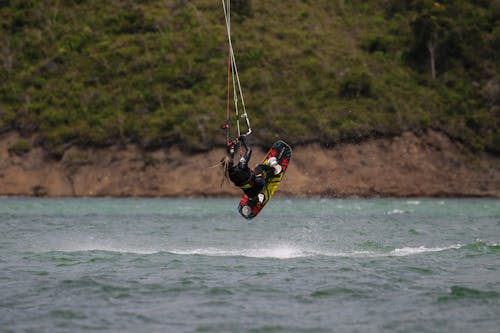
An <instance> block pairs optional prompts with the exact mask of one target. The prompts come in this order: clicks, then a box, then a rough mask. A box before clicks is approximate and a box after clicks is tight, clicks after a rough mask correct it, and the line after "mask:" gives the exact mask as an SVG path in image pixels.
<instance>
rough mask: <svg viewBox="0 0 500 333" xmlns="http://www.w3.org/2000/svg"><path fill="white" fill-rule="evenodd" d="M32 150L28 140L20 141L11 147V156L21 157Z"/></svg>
mask: <svg viewBox="0 0 500 333" xmlns="http://www.w3.org/2000/svg"><path fill="white" fill-rule="evenodd" d="M30 150H31V143H30V142H29V141H28V140H24V139H19V140H17V141H16V143H14V144H13V145H12V146H10V147H9V149H8V151H9V155H17V156H21V155H24V154H26V153H28V152H29V151H30Z"/></svg>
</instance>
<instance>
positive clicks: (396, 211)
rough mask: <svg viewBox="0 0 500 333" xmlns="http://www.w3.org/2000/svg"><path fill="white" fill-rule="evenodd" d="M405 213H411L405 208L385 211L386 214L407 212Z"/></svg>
mask: <svg viewBox="0 0 500 333" xmlns="http://www.w3.org/2000/svg"><path fill="white" fill-rule="evenodd" d="M407 213H411V212H410V211H407V210H402V209H393V210H390V211H388V212H386V214H387V215H395V214H407Z"/></svg>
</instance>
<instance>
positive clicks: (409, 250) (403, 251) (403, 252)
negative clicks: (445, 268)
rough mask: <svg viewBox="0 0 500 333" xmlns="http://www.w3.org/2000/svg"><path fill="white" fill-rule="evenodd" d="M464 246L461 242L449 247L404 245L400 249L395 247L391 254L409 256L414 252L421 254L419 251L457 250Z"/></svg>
mask: <svg viewBox="0 0 500 333" xmlns="http://www.w3.org/2000/svg"><path fill="white" fill-rule="evenodd" d="M461 247H462V246H461V245H459V244H456V245H451V246H447V247H431V248H429V247H425V246H419V247H403V248H400V249H394V250H392V251H391V252H390V255H393V256H409V255H413V254H419V253H426V252H440V251H446V250H456V249H459V248H461Z"/></svg>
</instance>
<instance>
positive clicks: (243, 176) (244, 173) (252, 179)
mask: <svg viewBox="0 0 500 333" xmlns="http://www.w3.org/2000/svg"><path fill="white" fill-rule="evenodd" d="M238 142H241V143H242V144H243V147H244V148H245V153H244V155H243V156H242V157H241V158H240V160H239V162H238V163H237V164H235V163H234V153H235V149H236V146H237V145H238ZM226 148H227V156H226V157H225V158H223V159H222V161H221V165H222V169H223V172H224V177H225V179H229V180H230V181H231V182H232V183H233V184H234V185H236V186H238V187H239V188H241V189H242V190H243V192H244V193H245V194H246V195H248V197H249V198H250V200H257V201H258V202H260V203H262V202H263V201H264V195H263V194H262V193H260V191H261V190H262V189H263V188H264V186H265V184H266V180H267V177H269V175H271V173H274V174H275V175H278V174H279V173H280V172H281V170H282V168H281V165H279V164H278V161H277V160H276V157H271V158H270V159H269V160H268V163H269V165H265V164H257V166H256V167H255V169H251V168H249V167H248V162H249V161H250V157H251V156H252V148H251V147H250V146H249V145H248V143H247V140H246V137H245V136H244V135H243V136H240V137H239V138H238V139H236V140H233V141H230V142H228V143H227V147H226Z"/></svg>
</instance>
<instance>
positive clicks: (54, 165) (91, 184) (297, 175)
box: [0, 131, 500, 197]
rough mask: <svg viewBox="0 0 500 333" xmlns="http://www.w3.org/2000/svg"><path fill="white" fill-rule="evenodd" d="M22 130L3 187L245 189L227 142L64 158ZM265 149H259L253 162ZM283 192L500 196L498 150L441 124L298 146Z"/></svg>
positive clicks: (0, 156) (50, 190)
mask: <svg viewBox="0 0 500 333" xmlns="http://www.w3.org/2000/svg"><path fill="white" fill-rule="evenodd" d="M18 139H19V134H17V133H13V132H10V133H6V134H3V135H2V136H0V195H22V196H32V195H36V196H49V197H60V196H62V197H66V196H119V197H123V196H141V197H149V196H151V197H160V196H166V197H173V196H181V197H191V196H239V194H240V192H239V190H238V189H236V188H233V187H232V186H230V185H228V184H225V185H224V186H222V187H221V186H220V173H219V168H217V167H214V166H215V165H217V163H218V161H219V160H220V158H221V157H222V156H223V154H224V151H223V150H222V149H213V150H211V151H209V152H206V153H203V154H194V155H189V154H184V153H182V152H181V151H179V150H178V149H177V148H169V149H162V150H158V151H154V152H144V151H141V150H140V149H139V148H138V147H136V146H133V145H130V146H126V147H110V148H106V149H96V148H77V147H72V148H70V149H69V150H67V151H66V152H65V153H64V155H63V157H62V158H61V159H60V160H56V159H54V158H51V157H49V156H47V154H46V153H45V152H44V151H43V149H41V148H34V149H31V150H30V151H29V152H28V153H26V154H24V155H20V156H18V155H15V154H9V151H8V150H9V147H11V146H12V145H13V144H14V143H15V142H16V141H17V140H18ZM263 156H264V151H261V150H259V149H256V151H255V152H254V156H253V161H252V164H254V163H256V162H257V161H260V160H261V158H262V157H263ZM278 195H279V196H295V197H306V196H332V197H344V196H398V197H400V196H402V197H408V196H431V197H436V196H452V197H462V196H481V197H483V196H485V197H500V157H498V156H493V155H489V154H486V153H483V154H481V155H477V154H473V153H471V152H470V151H469V150H468V149H466V148H465V147H463V146H462V145H460V144H459V143H455V142H452V141H450V140H449V139H448V138H447V137H446V136H445V135H443V134H441V133H438V132H432V131H430V132H428V133H425V134H421V135H416V134H414V133H405V134H403V135H402V136H399V137H394V138H382V139H370V140H367V141H365V142H362V143H359V144H339V145H336V146H333V147H330V148H328V149H327V148H322V147H320V146H318V145H308V146H298V147H294V152H293V157H292V162H291V164H290V166H289V169H288V171H287V174H286V176H285V179H284V181H283V183H282V184H281V186H280V189H279V191H278Z"/></svg>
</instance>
